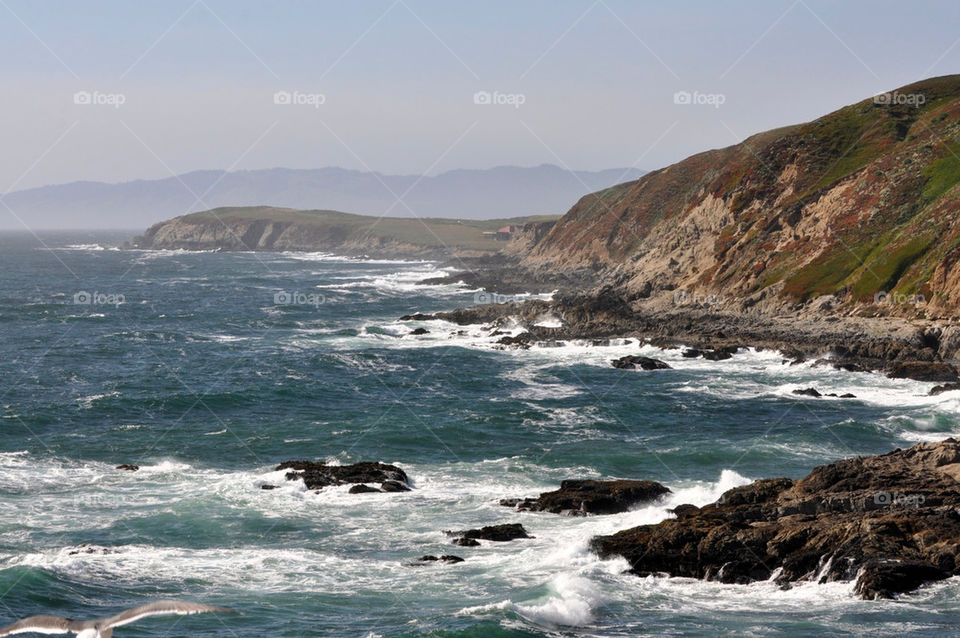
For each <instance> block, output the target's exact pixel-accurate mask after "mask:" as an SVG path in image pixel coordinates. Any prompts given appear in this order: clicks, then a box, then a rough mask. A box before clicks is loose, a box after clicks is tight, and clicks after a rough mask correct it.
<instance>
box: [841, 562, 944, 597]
mask: <svg viewBox="0 0 960 638" xmlns="http://www.w3.org/2000/svg"><path fill="white" fill-rule="evenodd" d="M949 577H950V573H949V572H947V571H944V570H942V569H940V568H939V567H937V566H936V565H931V564H930V563H925V562H923V561H891V560H871V561H869V562H867V563H866V564H865V565H864V566H863V568H862V570H861V572H860V577H859V578H857V584H856V587H855V588H854V591H856V593H857V594H858V595H859V596H860V597H861V598H865V599H867V600H876V599H879V598H893V596H894V594H902V593H904V592H908V591H912V590H914V589H916V588H917V587H919V586H920V585H923V584H924V583H929V582H931V581H935V580H943V579H945V578H949Z"/></svg>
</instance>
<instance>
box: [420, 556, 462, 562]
mask: <svg viewBox="0 0 960 638" xmlns="http://www.w3.org/2000/svg"><path fill="white" fill-rule="evenodd" d="M420 562H421V563H462V562H463V559H462V558H460V557H459V556H454V555H452V554H444V555H443V556H440V557H437V556H433V555H432V554H427V555H426V556H421V557H420Z"/></svg>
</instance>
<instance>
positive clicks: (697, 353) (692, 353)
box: [681, 348, 703, 359]
mask: <svg viewBox="0 0 960 638" xmlns="http://www.w3.org/2000/svg"><path fill="white" fill-rule="evenodd" d="M681 354H682V355H683V357H684V358H686V359H696V358H697V357H702V356H703V350H698V349H696V348H687V349H686V350H684V351H683V352H682V353H681Z"/></svg>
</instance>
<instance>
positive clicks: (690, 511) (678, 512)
mask: <svg viewBox="0 0 960 638" xmlns="http://www.w3.org/2000/svg"><path fill="white" fill-rule="evenodd" d="M668 511H669V512H671V513H672V514H673V515H674V516H676V517H677V518H678V519H684V518H687V517H688V516H693V515H694V514H696V513H697V512H699V511H700V508H699V507H697V506H696V505H690V504H689V503H684V504H683V505H677V506H676V507H674V508H673V509H672V510H668Z"/></svg>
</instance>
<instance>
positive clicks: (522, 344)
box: [497, 332, 534, 350]
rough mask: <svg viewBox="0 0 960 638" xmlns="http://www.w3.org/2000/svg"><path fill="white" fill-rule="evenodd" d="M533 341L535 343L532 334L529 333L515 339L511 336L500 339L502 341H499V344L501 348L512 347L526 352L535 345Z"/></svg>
mask: <svg viewBox="0 0 960 638" xmlns="http://www.w3.org/2000/svg"><path fill="white" fill-rule="evenodd" d="M533 341H534V338H533V335H532V334H530V333H529V332H521V333H520V334H518V335H517V336H515V337H510V336H507V337H500V339H498V340H497V343H498V344H500V345H501V346H511V347H515V348H522V349H524V350H526V349H527V348H529V347H530V346H531V345H533Z"/></svg>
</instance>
